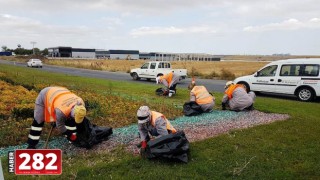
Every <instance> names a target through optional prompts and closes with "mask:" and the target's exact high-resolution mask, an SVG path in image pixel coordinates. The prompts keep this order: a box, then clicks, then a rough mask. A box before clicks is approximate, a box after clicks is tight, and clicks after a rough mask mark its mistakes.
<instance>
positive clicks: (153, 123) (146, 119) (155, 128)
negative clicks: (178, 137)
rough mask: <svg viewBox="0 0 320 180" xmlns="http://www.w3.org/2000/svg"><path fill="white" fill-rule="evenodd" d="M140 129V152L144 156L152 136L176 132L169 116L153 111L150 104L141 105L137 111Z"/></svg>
mask: <svg viewBox="0 0 320 180" xmlns="http://www.w3.org/2000/svg"><path fill="white" fill-rule="evenodd" d="M137 117H138V129H139V134H140V138H141V149H140V154H141V155H142V156H144V154H145V152H146V148H147V142H148V141H149V140H150V136H149V134H150V135H151V136H156V137H161V136H165V135H168V134H170V133H176V132H177V131H176V129H174V128H173V126H172V125H171V123H170V122H169V121H168V120H167V118H166V117H165V116H164V115H163V114H161V113H159V112H156V111H151V110H150V109H149V107H148V106H141V107H140V108H139V109H138V111H137Z"/></svg>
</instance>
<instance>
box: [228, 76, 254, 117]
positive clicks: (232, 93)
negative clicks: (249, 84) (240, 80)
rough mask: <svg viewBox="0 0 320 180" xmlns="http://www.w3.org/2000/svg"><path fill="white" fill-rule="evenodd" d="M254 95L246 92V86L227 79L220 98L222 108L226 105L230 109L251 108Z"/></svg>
mask: <svg viewBox="0 0 320 180" xmlns="http://www.w3.org/2000/svg"><path fill="white" fill-rule="evenodd" d="M255 97H256V95H255V93H254V92H249V93H247V90H246V87H245V86H243V85H242V84H233V82H232V81H228V82H227V83H226V86H225V92H224V96H223V98H222V110H226V106H228V107H229V108H230V110H232V111H242V110H253V103H254V100H255Z"/></svg>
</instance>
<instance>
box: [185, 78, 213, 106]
mask: <svg viewBox="0 0 320 180" xmlns="http://www.w3.org/2000/svg"><path fill="white" fill-rule="evenodd" d="M188 89H189V90H191V91H190V101H195V102H196V103H197V104H198V105H199V106H200V107H201V109H202V111H203V112H211V111H212V110H213V107H214V105H215V98H214V97H213V96H212V95H211V94H210V93H209V92H208V90H207V88H206V87H204V86H196V83H195V81H194V80H193V81H192V82H191V84H189V86H188Z"/></svg>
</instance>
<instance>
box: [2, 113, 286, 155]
mask: <svg viewBox="0 0 320 180" xmlns="http://www.w3.org/2000/svg"><path fill="white" fill-rule="evenodd" d="M288 118H289V115H287V114H274V113H263V112H260V111H257V110H254V111H249V112H233V111H213V112H211V113H206V114H202V115H200V116H192V117H186V116H182V117H179V118H176V119H175V120H174V121H171V123H172V125H173V126H174V127H175V128H176V129H177V130H184V132H185V134H186V136H187V138H188V140H189V141H190V142H194V141H199V140H203V139H207V138H210V137H214V136H217V135H219V134H223V133H227V132H229V131H230V130H233V129H244V128H249V127H253V126H257V125H261V124H269V123H272V122H274V121H282V120H286V119H288ZM139 142H140V140H139V135H138V128H137V125H131V126H126V127H122V128H116V129H114V130H113V135H111V136H110V138H109V140H108V141H104V142H102V143H100V144H98V145H96V146H94V147H93V148H92V149H90V150H86V149H84V148H77V147H74V146H73V145H70V144H69V143H68V141H67V140H66V139H65V138H61V137H58V138H55V139H52V140H51V141H50V142H49V147H50V148H52V149H54V148H58V149H62V150H63V152H64V154H66V155H71V154H73V153H75V152H77V153H86V152H87V151H92V150H94V151H97V152H101V151H103V152H106V151H110V150H112V149H113V148H115V147H116V146H118V145H125V146H126V149H127V150H128V151H130V152H132V153H133V154H138V152H139V149H138V148H137V147H136V144H139ZM43 144H44V142H43V141H40V143H39V147H43ZM26 147H27V145H26V144H23V145H19V146H9V147H6V148H0V156H3V155H6V154H7V153H8V151H13V150H14V149H24V148H26Z"/></svg>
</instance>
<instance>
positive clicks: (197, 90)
mask: <svg viewBox="0 0 320 180" xmlns="http://www.w3.org/2000/svg"><path fill="white" fill-rule="evenodd" d="M191 92H192V93H193V94H194V95H195V96H196V103H197V104H209V103H212V101H213V97H212V96H211V95H210V94H209V92H208V91H207V89H206V87H204V86H195V87H193V89H192V90H191Z"/></svg>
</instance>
